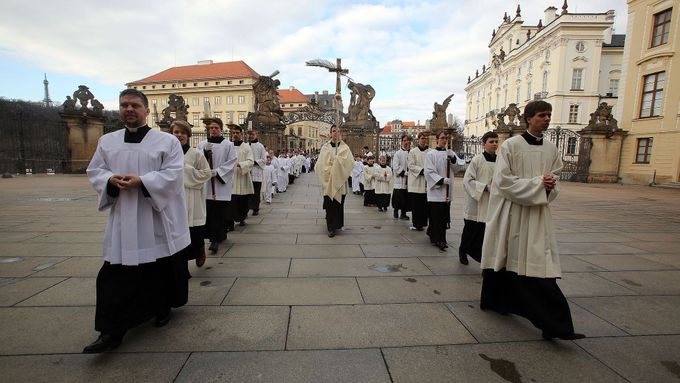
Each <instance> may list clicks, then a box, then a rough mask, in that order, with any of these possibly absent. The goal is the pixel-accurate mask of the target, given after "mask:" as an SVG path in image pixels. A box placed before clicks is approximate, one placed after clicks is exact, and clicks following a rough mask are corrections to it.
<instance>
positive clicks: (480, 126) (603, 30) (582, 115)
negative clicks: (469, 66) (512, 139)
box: [464, 1, 625, 137]
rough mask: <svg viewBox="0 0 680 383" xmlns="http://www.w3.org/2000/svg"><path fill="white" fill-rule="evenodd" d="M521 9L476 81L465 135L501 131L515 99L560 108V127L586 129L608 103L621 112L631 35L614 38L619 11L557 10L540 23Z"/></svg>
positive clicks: (471, 84)
mask: <svg viewBox="0 0 680 383" xmlns="http://www.w3.org/2000/svg"><path fill="white" fill-rule="evenodd" d="M520 12H521V11H520V7H519V6H518V7H517V11H516V15H515V17H514V18H512V19H511V18H510V17H509V16H507V14H506V16H504V17H503V22H502V23H501V25H500V26H499V28H498V31H496V30H494V32H493V37H492V39H491V42H490V43H489V60H488V62H487V63H486V64H485V65H484V66H483V67H482V69H481V70H478V71H477V73H476V74H475V75H474V76H470V77H469V78H468V85H467V87H466V88H465V91H466V111H465V115H466V119H465V125H464V127H465V136H466V137H470V136H473V135H474V136H475V137H479V136H481V135H483V134H484V133H485V132H487V131H489V130H493V129H495V125H494V123H495V121H496V117H495V116H496V115H497V114H498V113H499V112H500V111H502V110H504V109H505V108H507V106H508V105H509V104H511V103H515V104H517V106H518V107H519V108H520V110H522V111H523V108H524V106H525V105H526V104H527V103H528V102H529V101H532V100H538V99H542V100H545V101H547V102H549V103H550V104H552V106H553V114H552V123H551V125H552V126H553V127H556V126H560V127H562V128H564V129H570V130H574V131H578V130H581V129H582V128H584V127H585V126H586V125H587V124H588V121H589V119H590V113H592V112H594V111H595V109H597V106H598V104H599V103H600V102H607V103H608V104H609V105H614V113H615V114H616V112H617V106H616V101H617V96H618V87H619V79H620V78H621V61H622V56H623V45H624V40H625V36H624V35H614V34H613V25H614V11H612V10H610V11H607V12H604V13H569V11H568V7H567V4H566V1H565V4H564V6H563V7H562V12H561V13H560V14H558V13H557V8H555V7H552V6H551V7H549V8H548V9H546V10H545V16H544V18H543V19H542V20H539V22H538V24H537V25H533V26H528V25H524V21H523V20H522V16H521V13H520Z"/></svg>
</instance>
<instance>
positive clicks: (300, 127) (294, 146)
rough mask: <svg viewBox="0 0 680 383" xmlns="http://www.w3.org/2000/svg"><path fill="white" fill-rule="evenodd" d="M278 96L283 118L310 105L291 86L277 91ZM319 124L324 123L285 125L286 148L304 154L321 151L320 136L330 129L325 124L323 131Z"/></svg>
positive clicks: (299, 122)
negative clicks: (303, 152)
mask: <svg viewBox="0 0 680 383" xmlns="http://www.w3.org/2000/svg"><path fill="white" fill-rule="evenodd" d="M278 94H279V104H281V110H283V114H284V116H289V115H290V114H291V113H293V112H299V111H301V110H304V109H305V108H307V107H308V106H309V105H310V103H311V100H310V99H309V97H308V96H306V95H304V94H303V93H302V92H300V90H298V89H296V88H295V87H293V86H291V87H289V88H288V89H279V90H278ZM321 124H324V123H323V122H320V121H310V120H303V121H298V122H294V123H292V124H289V125H287V126H286V130H285V132H284V137H285V139H286V143H287V145H286V148H287V149H289V150H303V151H305V152H310V151H317V150H319V149H321V145H323V143H324V141H323V140H322V136H321V134H322V133H323V132H324V131H325V130H328V127H330V125H328V124H325V125H328V127H326V128H325V129H324V127H323V126H322V125H321Z"/></svg>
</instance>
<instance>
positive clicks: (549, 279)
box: [480, 100, 584, 340]
mask: <svg viewBox="0 0 680 383" xmlns="http://www.w3.org/2000/svg"><path fill="white" fill-rule="evenodd" d="M551 116H552V106H551V105H550V104H549V103H547V102H545V101H542V100H538V101H531V102H529V103H528V104H527V105H526V106H525V107H524V120H525V122H526V123H527V126H528V129H527V131H526V132H524V133H523V134H522V135H518V136H514V137H511V138H509V139H507V140H505V141H504V142H503V144H502V145H501V149H500V153H499V155H498V156H497V159H496V168H495V169H494V176H493V182H492V187H491V197H490V198H489V208H488V212H487V219H486V222H487V223H486V230H485V233H484V244H483V245H482V263H481V266H482V269H483V274H482V275H483V281H482V296H481V301H480V308H481V309H482V310H493V311H497V312H500V313H502V314H507V313H512V314H517V315H521V316H523V317H525V318H527V319H529V320H530V321H531V323H532V324H533V325H534V326H536V327H538V328H539V329H541V330H542V332H543V338H545V339H551V338H560V339H565V340H573V339H579V338H583V337H584V335H583V334H579V333H575V332H574V325H573V322H572V318H571V312H570V310H569V303H568V302H567V299H566V298H565V297H564V294H563V293H562V291H561V290H560V288H559V286H558V285H557V278H560V277H561V276H562V268H561V267H560V255H559V251H558V247H557V239H556V238H555V230H554V228H553V223H552V214H551V211H550V204H551V203H552V202H553V201H554V200H555V199H556V198H557V196H558V195H559V192H560V184H559V183H558V181H557V180H558V174H559V173H560V171H561V170H562V159H561V156H560V153H559V150H558V149H557V147H556V146H555V144H553V143H552V142H549V141H546V140H544V135H543V132H544V131H545V130H546V129H548V126H550V118H551Z"/></svg>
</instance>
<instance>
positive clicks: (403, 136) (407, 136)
mask: <svg viewBox="0 0 680 383" xmlns="http://www.w3.org/2000/svg"><path fill="white" fill-rule="evenodd" d="M404 138H408V139H409V140H410V139H411V136H409V135H408V134H402V135H401V141H404Z"/></svg>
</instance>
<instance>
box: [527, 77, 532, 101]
mask: <svg viewBox="0 0 680 383" xmlns="http://www.w3.org/2000/svg"><path fill="white" fill-rule="evenodd" d="M527 100H531V81H529V82H528V83H527Z"/></svg>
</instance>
